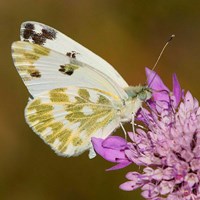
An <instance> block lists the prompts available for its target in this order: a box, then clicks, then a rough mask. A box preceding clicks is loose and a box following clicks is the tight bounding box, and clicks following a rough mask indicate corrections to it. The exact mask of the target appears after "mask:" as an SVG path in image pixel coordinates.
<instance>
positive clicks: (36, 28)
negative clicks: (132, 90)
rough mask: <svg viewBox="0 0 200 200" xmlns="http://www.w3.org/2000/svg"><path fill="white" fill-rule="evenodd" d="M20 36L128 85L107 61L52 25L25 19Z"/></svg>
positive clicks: (125, 85) (121, 85) (123, 85)
mask: <svg viewBox="0 0 200 200" xmlns="http://www.w3.org/2000/svg"><path fill="white" fill-rule="evenodd" d="M20 37H21V40H22V41H29V42H32V43H34V44H39V45H42V46H45V47H48V48H49V49H52V50H55V51H57V52H60V53H62V54H64V55H66V54H67V55H69V56H72V57H76V59H77V60H79V61H81V62H83V63H86V64H88V65H90V66H91V67H94V68H95V69H97V70H99V71H101V72H102V73H104V74H106V75H107V76H108V77H109V78H110V79H112V80H114V81H115V82H117V83H118V84H119V86H120V87H121V88H125V87H128V84H127V83H126V81H125V80H124V79H123V78H122V76H121V75H120V74H119V73H118V72H117V71H116V70H115V69H114V68H113V67H112V66H111V65H110V64H109V63H108V62H106V61H105V60H103V59H102V58H101V57H99V56H98V55H96V54H95V53H93V52H92V51H90V50H88V49H87V48H85V47H84V46H82V45H81V44H79V43H77V42H75V41H74V40H72V39H71V38H69V37H67V36H66V35H64V34H63V33H61V32H59V31H57V30H56V29H54V28H52V27H49V26H47V25H44V24H41V23H38V22H33V21H27V22H24V23H22V25H21V32H20Z"/></svg>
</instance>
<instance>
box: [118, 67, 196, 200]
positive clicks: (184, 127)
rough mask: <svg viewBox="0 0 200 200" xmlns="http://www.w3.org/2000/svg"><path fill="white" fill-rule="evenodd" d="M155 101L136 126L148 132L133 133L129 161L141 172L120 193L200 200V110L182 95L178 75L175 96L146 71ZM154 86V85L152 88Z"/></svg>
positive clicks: (131, 174) (130, 177) (131, 176)
mask: <svg viewBox="0 0 200 200" xmlns="http://www.w3.org/2000/svg"><path fill="white" fill-rule="evenodd" d="M146 73H147V77H148V82H149V84H151V88H152V90H153V98H152V99H151V100H150V101H149V102H148V107H149V108H148V109H145V108H143V109H141V110H140V112H139V113H138V115H137V120H138V121H140V122H142V123H143V126H144V128H138V129H136V133H129V137H130V138H131V142H127V144H126V148H125V149H124V151H123V152H124V154H125V158H126V159H127V160H128V161H129V162H132V163H134V164H136V165H139V166H142V167H143V170H142V172H140V173H139V172H129V173H128V174H127V175H126V178H127V179H128V180H129V181H127V182H125V183H123V184H122V185H121V186H120V188H121V189H123V190H126V191H130V190H135V189H137V188H141V190H142V196H143V197H144V198H145V199H151V200H198V199H200V107H199V103H198V101H197V100H196V99H195V98H194V97H193V96H192V95H191V93H190V92H186V94H185V95H184V94H183V91H182V90H181V87H180V85H179V82H178V80H177V78H176V75H173V90H172V91H170V90H169V89H168V88H167V87H166V86H165V85H164V83H163V82H162V80H161V79H160V77H159V76H158V75H156V76H155V78H154V81H152V82H151V80H152V77H154V75H153V76H152V74H154V73H155V72H153V71H151V70H149V69H146ZM150 82H151V83H150Z"/></svg>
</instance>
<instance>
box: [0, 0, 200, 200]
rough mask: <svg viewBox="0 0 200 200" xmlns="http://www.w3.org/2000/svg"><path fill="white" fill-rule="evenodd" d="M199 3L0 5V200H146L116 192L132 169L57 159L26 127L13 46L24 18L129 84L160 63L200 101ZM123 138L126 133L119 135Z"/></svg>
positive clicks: (91, 0) (68, 0)
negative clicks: (82, 49) (101, 61)
mask: <svg viewBox="0 0 200 200" xmlns="http://www.w3.org/2000/svg"><path fill="white" fill-rule="evenodd" d="M199 11H200V2H198V1H193V0H192V1H187V0H182V1H178V0H168V1H159V0H154V1H145V0H127V1H123V0H110V1H105V0H84V1H83V0H82V1H81V0H76V1H75V0H59V1H55V0H29V1H26V0H18V1H17V0H12V1H4V0H1V1H0V30H1V32H0V44H1V47H0V49H1V51H0V52H1V53H0V91H1V93H0V127H1V130H0V142H1V145H0V162H1V164H0V199H2V200H18V199H19V200H27V199H28V200H35V199H37V200H46V199H48V200H57V199H63V200H64V199H67V200H71V199H72V200H73V199H81V200H90V199H95V200H100V199H109V198H112V199H115V200H121V199H137V200H139V199H142V198H141V197H140V196H139V192H138V193H137V192H130V193H128V192H123V191H121V190H119V189H118V186H119V185H120V184H121V183H122V182H124V181H125V178H124V175H125V173H126V172H128V171H131V167H129V168H127V169H124V170H121V171H113V172H105V171H104V170H105V169H106V168H109V167H110V166H108V163H107V162H105V161H104V160H103V159H102V158H100V157H97V158H95V159H93V160H89V159H88V157H87V154H84V155H82V156H80V157H78V158H70V159H67V158H62V157H58V156H57V155H56V154H54V152H53V151H52V150H51V149H50V148H49V147H48V146H47V145H45V144H44V143H43V142H42V140H41V139H39V138H38V136H36V135H35V134H34V133H33V132H32V130H31V129H30V128H29V127H28V125H26V123H25V120H24V116H23V110H24V107H25V105H26V102H27V100H28V92H27V90H26V89H25V86H24V85H23V83H22V81H21V80H20V77H19V76H18V74H17V71H16V70H15V68H14V66H13V63H12V59H11V52H10V45H11V43H12V42H13V41H16V40H18V39H19V26H20V24H21V22H23V21H26V20H34V21H39V22H43V23H46V24H48V25H50V26H53V27H55V28H57V29H58V30H60V31H62V32H63V33H65V34H67V35H68V36H70V37H72V38H74V39H75V40H76V41H78V42H79V43H82V44H83V45H85V46H87V47H88V48H89V49H91V50H92V51H94V52H96V53H97V54H99V55H100V56H102V57H103V58H105V59H106V60H107V61H108V62H110V63H111V64H112V65H113V66H115V68H116V69H117V70H118V71H119V72H120V73H121V74H122V75H123V77H124V78H125V80H127V82H128V83H129V84H130V85H135V84H139V83H144V82H145V73H144V67H145V66H148V67H151V66H153V65H154V62H155V60H156V58H157V57H158V55H159V52H160V50H161V48H162V47H163V45H164V43H165V41H166V40H167V39H168V38H169V37H170V35H171V34H175V35H176V38H175V39H174V40H173V42H172V43H171V44H170V45H169V47H168V49H167V50H166V52H165V54H164V55H163V57H162V59H161V61H160V63H159V65H158V68H157V69H156V70H157V71H158V72H159V74H160V75H161V77H162V78H163V80H164V82H165V83H167V84H168V86H169V85H170V79H171V74H172V73H173V72H175V73H176V74H177V76H178V78H179V81H180V83H181V85H182V87H183V88H185V89H187V90H188V89H189V90H190V91H191V92H192V93H193V95H194V96H195V97H197V98H198V99H200V93H199V82H200V81H199V77H198V76H199V75H200V45H199V44H200V12H199ZM118 134H123V133H122V131H121V130H118Z"/></svg>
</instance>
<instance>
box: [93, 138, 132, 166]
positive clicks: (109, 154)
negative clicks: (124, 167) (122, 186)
mask: <svg viewBox="0 0 200 200" xmlns="http://www.w3.org/2000/svg"><path fill="white" fill-rule="evenodd" d="M103 143H104V140H103V139H101V138H95V137H93V138H92V144H93V146H94V149H95V151H96V152H97V153H98V154H99V155H100V156H102V157H103V158H104V159H105V160H108V161H110V162H118V163H119V162H124V161H125V160H128V159H127V157H126V156H125V153H124V151H120V150H118V149H116V150H115V149H110V148H108V146H107V148H105V147H104V146H103Z"/></svg>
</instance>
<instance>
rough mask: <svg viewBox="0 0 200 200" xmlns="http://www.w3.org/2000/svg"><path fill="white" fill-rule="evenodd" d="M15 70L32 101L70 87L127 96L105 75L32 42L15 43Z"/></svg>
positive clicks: (13, 49) (13, 46)
mask: <svg viewBox="0 0 200 200" xmlns="http://www.w3.org/2000/svg"><path fill="white" fill-rule="evenodd" d="M12 56H13V60H14V63H15V66H16V68H17V70H18V72H19V74H20V76H21V77H22V79H23V81H24V83H25V85H26V86H27V88H28V90H29V92H30V93H31V95H32V96H33V97H36V96H37V95H39V94H40V93H41V92H44V91H48V90H51V89H55V88H60V87H67V86H69V85H74V86H81V87H92V88H98V89H102V90H105V91H109V92H112V93H114V94H117V95H119V96H121V97H122V98H123V97H125V96H126V93H125V92H124V90H123V89H122V88H120V86H119V85H118V84H117V83H115V82H113V81H111V80H110V79H109V77H107V75H106V74H103V73H102V72H100V71H98V70H96V69H95V68H93V67H91V66H89V65H87V64H85V63H82V62H80V61H77V60H76V59H74V58H70V57H68V56H66V55H63V54H61V53H59V52H56V51H54V50H51V49H49V48H46V47H43V46H40V45H37V44H32V43H30V42H22V41H18V42H14V43H13V45H12Z"/></svg>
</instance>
